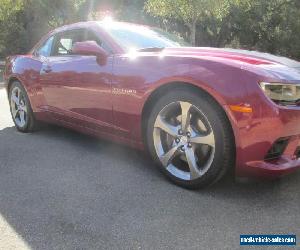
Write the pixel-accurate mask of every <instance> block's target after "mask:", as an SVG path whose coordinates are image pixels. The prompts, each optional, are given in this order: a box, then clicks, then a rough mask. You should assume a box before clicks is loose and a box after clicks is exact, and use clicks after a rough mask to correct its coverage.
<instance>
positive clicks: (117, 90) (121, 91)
mask: <svg viewBox="0 0 300 250" xmlns="http://www.w3.org/2000/svg"><path fill="white" fill-rule="evenodd" d="M112 93H113V94H115V95H132V94H136V90H135V89H122V88H113V89H112Z"/></svg>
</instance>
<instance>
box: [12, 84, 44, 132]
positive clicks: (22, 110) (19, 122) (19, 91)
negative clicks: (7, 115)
mask: <svg viewBox="0 0 300 250" xmlns="http://www.w3.org/2000/svg"><path fill="white" fill-rule="evenodd" d="M9 104H10V112H11V116H12V119H13V122H14V124H15V126H16V128H17V129H18V130H19V131H20V132H24V133H25V132H32V131H34V130H35V129H36V128H37V126H38V124H37V121H36V120H35V118H34V115H33V111H32V108H31V106H30V102H29V98H28V96H27V93H26V91H25V89H24V87H23V86H22V85H21V84H20V83H19V82H18V81H15V82H13V83H12V85H11V87H10V89H9Z"/></svg>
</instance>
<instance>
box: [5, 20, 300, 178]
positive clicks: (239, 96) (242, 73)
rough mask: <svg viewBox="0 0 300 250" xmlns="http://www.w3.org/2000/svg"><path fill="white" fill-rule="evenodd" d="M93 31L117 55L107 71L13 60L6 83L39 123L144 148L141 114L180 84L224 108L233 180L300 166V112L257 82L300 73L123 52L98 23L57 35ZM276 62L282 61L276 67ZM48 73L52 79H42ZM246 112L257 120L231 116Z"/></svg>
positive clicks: (296, 77) (255, 62)
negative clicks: (19, 88)
mask: <svg viewBox="0 0 300 250" xmlns="http://www.w3.org/2000/svg"><path fill="white" fill-rule="evenodd" d="M79 27H88V28H90V29H92V30H94V31H95V32H97V34H98V35H99V36H100V37H101V39H102V40H104V41H105V42H106V43H107V44H108V45H109V46H110V47H111V48H112V51H113V53H112V54H110V55H109V56H108V58H107V61H106V63H105V64H104V65H100V64H99V63H98V62H97V59H96V57H95V56H82V55H76V56H75V55H74V56H65V57H49V58H48V59H42V58H39V57H36V56H34V55H33V54H32V53H29V54H28V55H25V56H16V57H10V58H9V60H8V63H7V67H6V72H5V78H6V81H7V82H9V81H10V80H11V79H14V78H15V79H18V80H19V81H20V82H21V83H22V84H23V85H24V87H25V88H26V90H27V92H28V94H29V98H30V102H31V105H32V107H33V111H34V112H35V114H36V117H37V119H40V120H44V121H47V122H53V123H58V124H61V125H63V126H67V127H71V128H73V129H77V130H79V131H81V132H84V133H88V134H92V135H96V136H100V137H105V138H107V139H111V140H114V141H116V142H120V143H125V144H128V145H130V146H133V147H136V148H140V149H143V142H142V112H143V108H144V105H145V103H146V101H147V100H148V98H149V97H150V96H151V94H152V93H153V92H154V91H156V90H157V89H158V88H160V87H162V86H164V85H166V84H170V86H172V84H174V83H176V82H181V83H185V84H189V85H193V86H196V87H199V88H201V89H202V90H204V91H206V92H208V93H209V94H210V95H211V96H213V97H214V98H215V100H216V101H217V102H218V103H219V104H220V105H221V106H222V107H223V108H224V110H225V112H226V114H227V116H228V118H229V120H230V122H231V126H232V128H233V132H234V136H235V142H233V143H235V145H236V173H237V174H238V175H240V176H245V175H253V174H255V175H258V174H259V175H262V176H272V177H273V176H278V175H282V174H285V173H289V172H291V171H293V170H295V169H296V168H299V167H300V160H297V159H295V156H294V151H295V149H296V147H297V145H298V144H299V137H300V108H299V107H280V106H277V105H275V104H274V103H273V102H271V101H270V100H268V99H267V98H266V97H265V95H264V94H263V92H262V91H261V89H260V87H259V85H258V83H259V82H260V81H266V82H286V83H295V84H300V73H299V72H300V70H299V69H295V68H292V67H290V66H287V65H286V64H285V63H282V62H281V61H280V58H275V59H273V58H271V59H270V58H268V57H266V58H265V57H264V56H263V54H262V56H257V55H251V54H250V55H249V54H245V53H243V51H227V50H222V49H213V48H166V49H164V50H163V51H162V52H137V53H136V54H135V55H134V56H131V55H129V54H126V52H125V51H123V50H122V48H120V46H118V44H116V43H115V42H114V41H113V39H112V38H111V37H109V36H108V35H107V34H106V33H105V31H104V30H102V29H101V27H100V26H99V25H98V24H97V23H94V22H87V23H80V24H75V25H70V26H65V27H62V28H59V29H58V30H56V31H54V32H51V33H50V34H48V35H47V36H45V37H44V38H43V39H42V41H43V40H45V39H46V38H47V37H48V36H49V35H52V34H54V33H55V32H59V31H63V30H68V29H73V28H79ZM277 59H278V60H277ZM48 68H50V69H51V72H47V73H46V72H45V70H46V71H47V69H48ZM230 105H247V106H249V107H251V108H252V109H253V112H252V113H240V112H233V111H231V110H230V108H229V106H230ZM280 137H291V140H290V143H289V145H288V147H287V150H286V151H285V153H284V155H283V156H282V157H281V158H280V159H278V160H276V161H273V162H265V161H264V160H263V159H264V157H265V155H266V153H267V152H268V150H269V149H270V147H271V145H272V144H273V143H274V142H275V141H276V140H277V139H278V138H280Z"/></svg>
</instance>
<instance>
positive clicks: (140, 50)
mask: <svg viewBox="0 0 300 250" xmlns="http://www.w3.org/2000/svg"><path fill="white" fill-rule="evenodd" d="M163 49H164V47H147V48H141V49H137V51H139V52H159V51H162V50H163Z"/></svg>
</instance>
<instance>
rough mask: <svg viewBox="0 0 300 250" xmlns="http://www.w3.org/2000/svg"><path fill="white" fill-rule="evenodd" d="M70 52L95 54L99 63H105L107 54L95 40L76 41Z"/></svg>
mask: <svg viewBox="0 0 300 250" xmlns="http://www.w3.org/2000/svg"><path fill="white" fill-rule="evenodd" d="M72 53H73V54H75V55H83V56H96V57H97V62H98V63H99V64H100V65H104V64H106V60H107V57H108V54H107V53H106V51H105V50H104V49H103V48H101V47H100V46H99V45H98V44H97V43H96V42H95V41H85V42H77V43H75V44H74V45H73V47H72Z"/></svg>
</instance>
